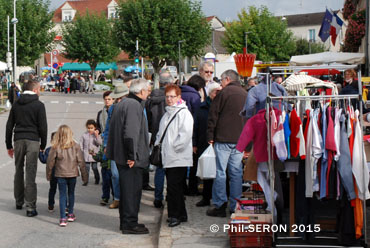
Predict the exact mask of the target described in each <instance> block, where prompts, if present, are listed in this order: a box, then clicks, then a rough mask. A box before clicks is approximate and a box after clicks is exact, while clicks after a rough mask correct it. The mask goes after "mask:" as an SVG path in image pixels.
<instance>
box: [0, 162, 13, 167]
mask: <svg viewBox="0 0 370 248" xmlns="http://www.w3.org/2000/svg"><path fill="white" fill-rule="evenodd" d="M12 163H13V160H9V161H8V162H6V163H5V164H2V165H0V169H2V168H4V167H5V166H7V165H10V164H12Z"/></svg>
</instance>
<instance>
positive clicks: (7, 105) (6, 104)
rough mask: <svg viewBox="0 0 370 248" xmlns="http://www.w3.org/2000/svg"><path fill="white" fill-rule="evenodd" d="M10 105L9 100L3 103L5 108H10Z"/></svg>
mask: <svg viewBox="0 0 370 248" xmlns="http://www.w3.org/2000/svg"><path fill="white" fill-rule="evenodd" d="M11 106H12V105H11V104H10V101H9V100H6V103H5V107H6V108H10V107H11Z"/></svg>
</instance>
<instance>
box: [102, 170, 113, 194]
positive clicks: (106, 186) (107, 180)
mask: <svg viewBox="0 0 370 248" xmlns="http://www.w3.org/2000/svg"><path fill="white" fill-rule="evenodd" d="M101 177H102V180H103V184H102V186H101V188H102V191H103V194H102V196H101V198H102V199H106V200H109V196H110V190H111V188H112V172H111V170H110V169H108V168H101Z"/></svg>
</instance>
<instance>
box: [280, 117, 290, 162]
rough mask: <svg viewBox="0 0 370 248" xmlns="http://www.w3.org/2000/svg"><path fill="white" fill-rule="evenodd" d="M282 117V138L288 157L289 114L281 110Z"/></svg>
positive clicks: (288, 156)
mask: <svg viewBox="0 0 370 248" xmlns="http://www.w3.org/2000/svg"><path fill="white" fill-rule="evenodd" d="M282 115H283V118H284V138H285V146H286V150H287V158H288V159H290V134H291V130H290V125H289V114H288V113H287V112H285V111H284V112H283V114H282Z"/></svg>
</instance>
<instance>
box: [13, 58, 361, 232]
mask: <svg viewBox="0 0 370 248" xmlns="http://www.w3.org/2000/svg"><path fill="white" fill-rule="evenodd" d="M213 73H214V65H213V63H211V62H209V61H205V62H203V63H201V65H200V68H199V75H194V76H192V77H191V78H190V79H189V80H188V81H187V82H186V83H185V84H183V85H181V86H178V85H177V84H176V83H175V80H174V78H172V76H171V74H170V73H169V72H163V73H161V74H160V77H159V88H158V89H154V90H153V91H152V87H151V85H150V84H149V83H148V81H147V80H144V79H133V78H131V77H126V78H124V81H123V83H119V84H117V85H115V88H114V90H113V91H107V92H104V94H103V98H104V107H103V109H102V110H101V111H99V112H98V114H97V118H96V120H93V119H89V120H87V121H86V124H85V125H86V132H85V133H84V134H83V135H82V137H81V138H80V142H79V143H76V142H75V141H74V140H73V132H72V130H71V129H70V127H68V126H66V125H62V126H60V127H59V128H58V130H57V131H56V132H55V133H53V134H52V138H51V147H49V148H47V149H46V150H45V147H46V138H47V119H46V113H45V106H44V104H43V103H42V102H40V101H39V99H38V95H39V94H40V83H38V82H37V81H33V80H31V81H29V82H28V83H27V85H26V86H25V91H24V92H23V94H21V95H20V97H19V99H18V100H17V101H16V102H15V103H14V105H13V107H12V109H11V110H10V114H9V119H8V122H7V126H6V146H7V149H8V154H9V156H11V157H13V155H14V156H15V165H16V173H15V180H14V195H15V200H16V208H17V209H22V207H23V205H24V204H25V206H26V208H27V212H26V213H27V216H29V217H32V216H36V215H37V211H36V183H35V177H36V168H37V158H38V157H39V156H40V161H41V162H43V163H46V165H47V180H49V181H50V190H49V201H48V204H49V206H48V208H49V210H50V211H53V210H54V203H55V201H54V197H55V192H56V185H58V188H59V208H60V221H59V224H60V226H66V225H67V223H68V222H73V221H75V220H76V216H75V214H74V210H73V209H74V190H75V186H76V177H78V176H79V174H80V173H81V175H82V181H83V185H84V186H87V185H88V182H89V171H90V168H92V170H93V173H94V179H95V181H94V182H95V184H99V183H100V180H101V181H102V196H101V199H100V204H101V205H108V204H109V200H110V198H111V195H112V196H113V197H112V199H113V200H112V202H111V204H110V205H109V208H112V209H114V208H118V209H119V215H120V222H119V223H120V225H119V226H120V230H121V231H122V233H124V234H147V233H149V230H148V229H147V228H146V227H145V225H144V224H141V223H139V220H138V213H139V210H140V201H141V195H142V190H143V189H144V190H154V202H153V205H154V207H156V208H161V207H163V205H164V203H163V201H164V199H166V201H167V205H168V226H169V227H175V226H177V225H180V224H181V223H182V222H186V221H188V216H187V211H186V207H185V195H186V196H197V195H199V194H200V193H199V191H198V188H199V187H198V186H199V182H200V180H199V179H198V178H197V177H196V172H197V164H198V159H199V157H200V156H201V154H202V153H203V152H204V151H205V150H206V148H207V147H208V146H209V145H212V146H213V147H214V150H215V154H216V178H215V179H206V180H203V192H202V198H201V200H200V201H199V202H197V203H196V206H197V207H204V206H210V205H211V203H212V206H211V207H210V208H209V209H208V210H207V211H206V215H208V216H215V217H225V216H226V209H227V207H228V210H229V212H230V213H233V212H234V210H235V207H236V204H237V202H236V199H238V198H240V197H241V195H242V174H243V173H242V170H243V164H242V159H243V155H244V154H243V152H241V151H239V150H237V149H236V145H237V143H238V140H239V138H240V135H241V133H242V130H243V127H244V124H245V122H246V120H247V119H249V118H251V117H252V116H253V115H255V114H256V113H257V112H258V111H259V110H261V109H264V108H265V101H266V96H267V92H266V83H267V82H266V80H261V82H260V83H259V84H257V82H256V81H257V80H255V79H251V80H249V81H248V85H247V88H246V89H245V88H243V87H242V85H241V83H240V77H239V75H238V73H237V72H236V71H234V70H227V71H225V72H223V73H222V75H221V79H220V82H221V83H220V84H219V83H217V82H215V81H213V78H212V75H213ZM63 78H64V80H63V84H62V85H61V84H60V85H59V86H60V87H61V89H63V88H64V92H65V93H68V92H69V93H71V92H75V90H76V88H75V87H74V86H73V83H72V81H73V78H72V79H71V80H70V79H69V76H68V75H65V76H64V77H63ZM280 80H281V77H276V78H275V81H274V82H273V83H272V84H271V93H272V94H274V95H275V96H283V95H286V94H287V93H286V91H285V89H284V88H283V87H282V86H281V85H280V83H281V81H280ZM354 84H355V83H354V80H350V79H348V80H347V79H346V85H345V87H344V88H343V90H342V91H344V90H349V89H348V88H347V87H349V86H351V85H354ZM90 86H91V84H89V87H90ZM351 92H352V91H351ZM35 117H37V118H35ZM13 134H14V147H13V142H12V138H13ZM40 141H41V143H40ZM159 143H160V144H161V148H162V149H161V155H162V166H158V167H157V168H156V170H155V176H154V184H155V187H154V189H153V188H151V186H150V185H149V171H148V167H149V164H150V161H149V156H150V152H151V149H152V148H153V146H155V145H158V144H159ZM98 163H100V164H101V176H100V173H99V170H98ZM24 166H26V182H25V184H24ZM79 171H80V173H79ZM165 178H166V181H167V195H166V197H164V182H165ZM187 179H188V180H187ZM228 203H229V204H228ZM228 205H229V206H228Z"/></svg>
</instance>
